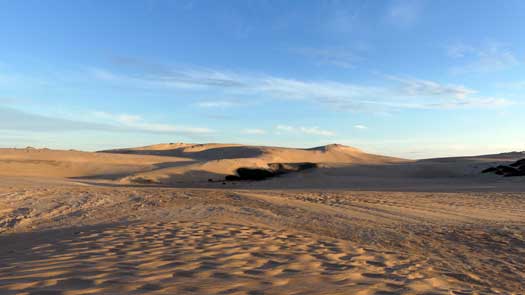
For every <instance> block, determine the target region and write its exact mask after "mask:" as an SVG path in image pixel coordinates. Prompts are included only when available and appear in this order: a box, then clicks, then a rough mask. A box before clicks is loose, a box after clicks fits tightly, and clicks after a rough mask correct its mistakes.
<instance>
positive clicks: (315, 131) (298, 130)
mask: <svg viewBox="0 0 525 295" xmlns="http://www.w3.org/2000/svg"><path fill="white" fill-rule="evenodd" d="M275 129H276V130H277V133H278V134H282V132H286V133H295V134H309V135H318V136H334V135H335V132H333V131H329V130H324V129H321V128H319V127H317V126H315V127H304V126H299V127H295V126H290V125H277V126H276V127H275Z"/></svg>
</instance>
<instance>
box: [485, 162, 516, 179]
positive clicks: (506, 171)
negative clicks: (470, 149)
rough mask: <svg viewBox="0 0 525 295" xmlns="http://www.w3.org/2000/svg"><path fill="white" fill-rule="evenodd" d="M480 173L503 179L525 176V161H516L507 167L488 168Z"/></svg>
mask: <svg viewBox="0 0 525 295" xmlns="http://www.w3.org/2000/svg"><path fill="white" fill-rule="evenodd" d="M481 173H493V174H496V175H501V176H504V177H512V176H525V159H521V160H518V161H516V162H514V163H512V164H510V165H508V166H505V165H499V166H495V167H489V168H487V169H485V170H483V171H481Z"/></svg>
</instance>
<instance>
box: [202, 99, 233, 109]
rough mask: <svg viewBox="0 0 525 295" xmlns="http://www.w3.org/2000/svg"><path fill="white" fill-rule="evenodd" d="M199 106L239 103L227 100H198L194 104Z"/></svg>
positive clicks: (222, 105) (224, 105) (231, 105)
mask: <svg viewBox="0 0 525 295" xmlns="http://www.w3.org/2000/svg"><path fill="white" fill-rule="evenodd" d="M195 105H196V106H198V107H200V108H227V107H233V106H237V105H239V103H236V102H233V101H228V100H210V101H200V102H198V103H196V104H195Z"/></svg>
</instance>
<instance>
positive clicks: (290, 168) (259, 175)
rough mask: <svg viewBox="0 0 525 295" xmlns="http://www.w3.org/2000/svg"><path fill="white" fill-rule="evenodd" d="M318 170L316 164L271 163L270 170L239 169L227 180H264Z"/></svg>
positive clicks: (227, 177) (228, 176)
mask: <svg viewBox="0 0 525 295" xmlns="http://www.w3.org/2000/svg"><path fill="white" fill-rule="evenodd" d="M313 168H317V164H315V163H270V164H268V168H267V169H264V168H244V167H241V168H239V169H237V171H236V175H227V176H226V178H225V180H227V181H238V180H264V179H268V178H272V177H276V176H280V175H283V174H287V173H291V172H299V171H303V170H307V169H313Z"/></svg>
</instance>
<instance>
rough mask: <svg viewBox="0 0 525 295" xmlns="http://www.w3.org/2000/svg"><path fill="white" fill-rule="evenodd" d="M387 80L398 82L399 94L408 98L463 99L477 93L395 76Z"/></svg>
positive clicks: (455, 86)
mask: <svg viewBox="0 0 525 295" xmlns="http://www.w3.org/2000/svg"><path fill="white" fill-rule="evenodd" d="M389 78H390V79H391V80H394V81H397V82H399V83H400V84H401V88H402V91H401V92H402V93H403V94H404V95H409V96H420V97H428V96H444V97H452V98H456V99H463V98H466V97H467V96H469V95H472V94H475V93H477V91H476V90H473V89H469V88H466V87H465V86H462V85H447V84H440V83H437V82H434V81H429V80H421V79H415V78H402V77H397V76H389Z"/></svg>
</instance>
